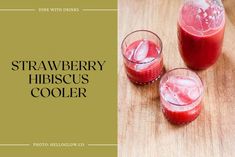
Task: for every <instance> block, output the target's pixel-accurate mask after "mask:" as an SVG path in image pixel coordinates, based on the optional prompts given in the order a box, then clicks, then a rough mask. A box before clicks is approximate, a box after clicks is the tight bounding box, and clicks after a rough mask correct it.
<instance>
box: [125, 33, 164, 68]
mask: <svg viewBox="0 0 235 157" xmlns="http://www.w3.org/2000/svg"><path fill="white" fill-rule="evenodd" d="M137 32H147V33H150V34H152V35H154V36H155V37H156V38H157V39H158V40H159V42H160V52H159V55H161V54H162V49H163V44H162V40H161V38H160V37H159V36H158V35H157V34H156V33H154V32H152V31H150V30H146V29H140V30H135V31H133V32H131V33H128V34H127V35H126V36H125V38H124V39H123V40H122V43H121V51H122V56H123V57H124V58H125V59H126V60H127V61H128V62H131V63H134V64H147V63H151V62H153V61H155V60H156V59H157V57H156V58H154V59H152V60H150V61H147V62H140V63H139V62H137V61H132V60H130V59H129V58H127V57H126V55H125V54H124V51H123V49H124V41H125V40H126V39H127V38H128V37H129V36H130V35H133V34H135V33H137Z"/></svg>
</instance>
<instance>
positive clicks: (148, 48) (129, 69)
mask: <svg viewBox="0 0 235 157" xmlns="http://www.w3.org/2000/svg"><path fill="white" fill-rule="evenodd" d="M121 48H122V55H123V59H124V65H125V69H126V73H127V76H128V78H129V79H130V80H131V81H132V82H134V83H137V84H146V83H149V82H152V81H154V80H156V79H157V78H159V77H160V75H161V73H162V70H163V57H162V42H161V40H160V38H159V37H158V36H157V35H156V34H155V33H153V32H151V31H147V30H138V31H134V32H132V33H130V34H128V35H127V36H126V37H125V39H124V40H123V42H122V47H121Z"/></svg>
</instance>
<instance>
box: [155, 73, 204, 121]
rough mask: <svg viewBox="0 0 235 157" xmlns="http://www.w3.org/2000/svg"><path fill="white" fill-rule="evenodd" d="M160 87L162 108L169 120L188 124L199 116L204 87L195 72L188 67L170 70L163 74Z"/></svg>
mask: <svg viewBox="0 0 235 157" xmlns="http://www.w3.org/2000/svg"><path fill="white" fill-rule="evenodd" d="M159 88H160V101H161V108H162V111H163V114H164V115H165V117H166V118H167V120H168V121H170V122H171V123H173V124H186V123H189V122H191V121H193V120H194V119H196V118H197V117H198V115H199V114H200V112H201V108H202V97H203V90H204V87H203V83H202V81H201V79H200V78H199V76H198V75H197V74H196V73H195V72H193V71H191V70H189V69H186V68H176V69H173V70H170V71H168V72H167V73H166V74H164V75H163V76H162V78H161V81H160V85H159Z"/></svg>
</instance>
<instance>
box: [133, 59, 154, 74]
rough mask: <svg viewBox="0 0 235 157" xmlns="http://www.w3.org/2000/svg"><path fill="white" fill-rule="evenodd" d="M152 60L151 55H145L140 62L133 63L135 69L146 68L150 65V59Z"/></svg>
mask: <svg viewBox="0 0 235 157" xmlns="http://www.w3.org/2000/svg"><path fill="white" fill-rule="evenodd" d="M153 60H154V58H153V57H147V58H145V59H143V60H142V61H141V63H140V64H136V65H135V69H136V71H140V70H143V69H146V68H147V67H148V66H150V65H151V64H152V62H151V61H153Z"/></svg>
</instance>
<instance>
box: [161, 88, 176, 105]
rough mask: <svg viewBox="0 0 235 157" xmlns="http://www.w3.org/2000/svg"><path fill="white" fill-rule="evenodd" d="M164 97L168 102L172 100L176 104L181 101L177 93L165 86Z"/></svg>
mask: <svg viewBox="0 0 235 157" xmlns="http://www.w3.org/2000/svg"><path fill="white" fill-rule="evenodd" d="M164 98H165V100H167V101H168V102H171V103H174V104H179V103H180V101H179V99H178V97H177V95H176V94H175V93H174V92H173V91H172V90H171V89H170V88H168V87H166V88H165V91H164Z"/></svg>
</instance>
